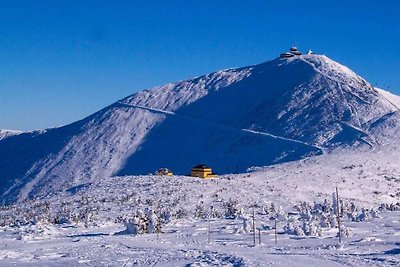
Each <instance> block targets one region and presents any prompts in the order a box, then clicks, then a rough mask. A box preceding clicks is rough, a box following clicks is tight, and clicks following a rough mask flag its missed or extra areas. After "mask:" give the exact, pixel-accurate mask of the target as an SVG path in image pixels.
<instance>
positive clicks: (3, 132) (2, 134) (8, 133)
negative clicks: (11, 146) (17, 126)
mask: <svg viewBox="0 0 400 267" xmlns="http://www.w3.org/2000/svg"><path fill="white" fill-rule="evenodd" d="M20 133H22V132H21V131H14V130H1V129H0V140H2V139H4V138H6V137H9V136H13V135H17V134H20Z"/></svg>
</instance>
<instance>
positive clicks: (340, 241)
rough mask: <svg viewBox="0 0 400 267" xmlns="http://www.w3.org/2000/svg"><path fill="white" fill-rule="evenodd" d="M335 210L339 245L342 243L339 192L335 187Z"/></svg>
mask: <svg viewBox="0 0 400 267" xmlns="http://www.w3.org/2000/svg"><path fill="white" fill-rule="evenodd" d="M336 209H337V222H338V230H339V243H342V231H341V228H340V209H339V190H338V187H337V186H336Z"/></svg>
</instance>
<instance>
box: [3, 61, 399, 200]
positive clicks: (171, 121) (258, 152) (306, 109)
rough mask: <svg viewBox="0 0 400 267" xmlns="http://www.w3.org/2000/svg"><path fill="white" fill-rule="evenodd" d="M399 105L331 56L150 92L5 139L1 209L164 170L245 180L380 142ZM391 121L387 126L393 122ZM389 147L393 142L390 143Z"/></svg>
mask: <svg viewBox="0 0 400 267" xmlns="http://www.w3.org/2000/svg"><path fill="white" fill-rule="evenodd" d="M397 111H398V108H397V106H396V105H395V104H394V102H393V101H391V100H388V97H387V95H386V96H385V95H384V93H382V92H381V91H379V90H376V89H375V88H373V87H372V86H371V85H370V84H369V83H367V82H366V81H365V80H364V79H362V78H360V77H359V76H357V75H356V74H355V73H354V72H352V71H351V70H349V69H348V68H346V67H344V66H342V65H340V64H339V63H337V62H334V61H333V60H331V59H329V58H327V57H325V56H321V55H304V56H298V57H293V58H290V59H280V58H278V59H275V60H272V61H269V62H265V63H262V64H259V65H255V66H250V67H244V68H238V69H228V70H223V71H219V72H215V73H212V74H208V75H205V76H202V77H198V78H195V79H192V80H187V81H181V82H176V83H171V84H167V85H164V86H160V87H156V88H153V89H151V90H144V91H141V92H138V93H136V94H134V95H132V96H129V97H127V98H124V99H122V100H120V101H118V102H117V103H114V104H112V105H110V106H109V107H106V108H104V109H103V110H101V111H99V112H97V113H95V114H93V115H91V116H89V117H87V118H85V119H83V120H81V121H78V122H75V123H73V124H70V125H67V126H64V127H60V128H54V129H48V130H44V131H40V132H30V133H22V134H19V135H16V136H12V137H8V138H5V139H3V140H1V141H0V180H1V181H2V182H1V186H0V194H1V195H2V197H1V201H3V202H8V201H15V200H22V199H25V198H27V197H32V196H36V195H43V194H48V193H55V192H58V191H60V190H65V189H67V188H70V187H73V186H76V185H79V184H83V183H89V182H92V181H94V180H96V179H102V178H104V177H110V176H113V175H121V174H124V175H125V174H146V173H149V172H154V171H155V170H156V169H158V168H159V167H168V168H171V169H172V170H173V171H174V172H175V173H178V174H186V173H188V172H189V171H190V169H191V167H192V166H194V165H195V164H198V163H206V164H209V165H211V166H212V167H213V168H214V170H215V171H216V172H219V173H231V172H233V173H239V172H244V171H246V170H247V169H248V168H249V167H252V166H264V165H270V164H274V163H279V162H285V161H292V160H297V159H301V158H304V157H306V156H310V155H316V154H321V153H323V152H324V151H329V150H330V149H331V148H332V147H337V146H355V145H357V144H369V145H374V144H379V143H380V142H381V140H383V139H384V140H389V139H390V138H392V137H393V136H394V135H396V134H397V131H398V128H399V127H398V124H397V122H396V121H394V122H392V120H391V122H388V121H387V120H385V118H386V117H388V116H389V117H391V116H392V115H391V114H396V112H397ZM382 121H385V122H384V123H383V122H382ZM385 142H386V141H385Z"/></svg>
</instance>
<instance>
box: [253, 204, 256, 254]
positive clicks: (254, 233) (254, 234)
mask: <svg viewBox="0 0 400 267" xmlns="http://www.w3.org/2000/svg"><path fill="white" fill-rule="evenodd" d="M254 209H255V208H254V206H253V244H254V246H256V227H255V222H254V221H255V216H256V213H255V210H254Z"/></svg>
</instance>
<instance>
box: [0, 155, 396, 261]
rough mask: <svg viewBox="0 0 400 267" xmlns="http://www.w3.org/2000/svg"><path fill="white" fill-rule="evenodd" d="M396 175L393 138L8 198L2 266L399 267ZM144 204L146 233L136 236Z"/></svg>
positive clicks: (1, 219) (0, 215)
mask: <svg viewBox="0 0 400 267" xmlns="http://www.w3.org/2000/svg"><path fill="white" fill-rule="evenodd" d="M399 185H400V153H398V151H397V150H395V149H393V148H392V147H391V148H384V147H382V148H375V149H365V150H358V151H355V150H354V149H352V150H345V149H342V150H337V151H336V152H334V153H332V154H325V155H320V156H316V157H313V158H309V159H305V160H301V161H296V162H291V163H283V164H279V165H275V166H270V167H265V168H259V167H258V168H253V170H252V171H251V172H248V173H243V174H232V175H223V176H220V177H219V178H216V179H209V180H203V179H199V178H193V177H187V176H172V177H165V176H164V177H161V176H154V175H146V176H123V177H103V178H102V179H99V180H97V181H96V182H93V183H91V184H81V185H79V186H75V187H72V188H69V189H68V190H66V191H62V192H58V193H57V194H55V195H49V196H48V197H46V198H41V199H35V200H32V201H27V202H22V203H19V204H15V205H13V206H8V207H3V208H1V209H0V225H2V226H0V239H1V242H0V266H14V265H18V266H85V265H89V266H221V265H222V266H289V265H293V266H399V264H400V257H399V254H400V242H399V240H400V234H399V233H400V221H399V219H400V211H399V209H400V204H398V203H399V202H400V186H399ZM336 186H337V187H338V190H339V197H340V205H339V206H340V210H341V214H342V216H341V223H342V233H343V242H342V244H341V245H338V238H337V237H336V235H337V232H338V228H337V226H336V217H335V211H336V209H335V205H336V204H335V200H334V199H335V198H334V196H333V195H332V194H333V193H334V192H335V187H336ZM382 203H385V205H381V204H382ZM253 210H254V214H255V229H256V245H255V246H254V239H253V238H254V236H253V234H252V214H253ZM143 214H150V215H148V216H147V217H146V218H147V219H148V221H147V224H146V225H147V231H148V232H150V233H139V234H136V235H135V234H130V233H132V232H135V231H139V232H140V231H143V230H139V229H141V228H140V227H141V226H143V222H142V223H140V222H141V221H140V220H138V218H144V217H143V216H144V215H143ZM275 217H277V243H275V230H274V223H275V220H274V218H275ZM154 218H156V219H154ZM155 221H157V223H159V224H160V225H161V231H160V233H159V234H157V233H156V232H157V231H156V230H155V228H154V222H155ZM129 222H134V225H135V227H134V228H135V230H134V231H132V229H130V228H129ZM151 225H152V226H151ZM126 226H127V227H126ZM129 229H130V230H129ZM258 229H260V236H261V242H260V240H259V236H258ZM128 230H129V231H128Z"/></svg>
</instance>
